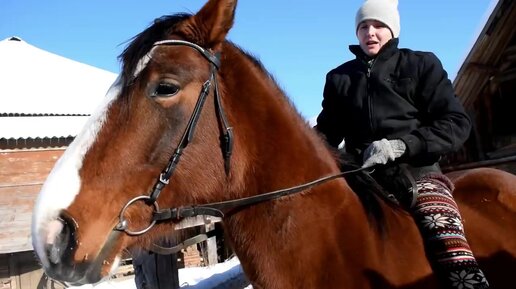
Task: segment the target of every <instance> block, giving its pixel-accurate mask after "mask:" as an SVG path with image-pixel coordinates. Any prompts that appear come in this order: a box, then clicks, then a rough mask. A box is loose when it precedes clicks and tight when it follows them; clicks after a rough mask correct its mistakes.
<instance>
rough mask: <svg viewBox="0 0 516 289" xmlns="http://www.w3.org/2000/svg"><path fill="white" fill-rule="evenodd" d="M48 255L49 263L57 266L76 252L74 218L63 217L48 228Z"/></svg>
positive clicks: (51, 223)
mask: <svg viewBox="0 0 516 289" xmlns="http://www.w3.org/2000/svg"><path fill="white" fill-rule="evenodd" d="M48 229H49V230H48V235H47V242H46V248H45V249H46V253H47V256H48V259H49V261H50V262H51V263H52V264H54V265H57V264H59V263H61V262H62V261H63V260H65V259H67V258H69V257H70V254H71V253H72V252H73V251H74V250H75V244H76V240H75V229H76V226H75V222H74V221H73V219H72V218H70V217H68V216H65V215H61V216H60V217H59V218H58V219H57V220H54V221H52V222H50V224H49V226H48Z"/></svg>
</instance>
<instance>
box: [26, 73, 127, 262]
mask: <svg viewBox="0 0 516 289" xmlns="http://www.w3.org/2000/svg"><path fill="white" fill-rule="evenodd" d="M120 86H121V80H120V77H118V78H117V80H115V82H114V83H113V85H112V86H111V88H110V89H109V90H108V92H107V94H106V97H105V98H104V100H103V102H102V103H101V105H100V106H99V107H98V109H97V111H96V112H95V113H93V115H92V116H91V117H90V118H89V120H88V121H87V123H86V125H85V126H84V128H83V129H82V131H81V132H80V133H79V134H78V135H77V137H76V138H75V139H74V141H73V142H72V143H71V144H70V146H68V148H67V149H66V151H65V152H64V154H63V155H62V156H61V158H60V159H59V160H58V161H57V163H56V165H55V166H54V168H53V169H52V171H51V172H50V175H49V176H48V177H47V179H46V181H45V183H44V184H43V187H42V188H41V192H40V193H39V195H38V198H37V200H36V204H35V206H34V210H33V214H32V245H33V247H34V250H35V251H36V253H37V255H38V256H39V258H40V260H41V262H42V263H43V266H48V265H49V263H48V260H47V258H46V254H45V244H49V243H52V242H53V241H51V242H49V240H54V239H55V237H56V236H57V234H59V233H60V231H61V230H60V229H59V226H56V225H55V222H56V218H57V216H58V215H59V213H60V211H61V210H63V209H66V208H68V207H69V206H70V204H71V203H72V202H73V200H74V199H75V197H76V196H77V194H78V193H79V189H80V187H81V179H80V177H79V170H80V169H81V167H82V162H83V159H84V156H85V154H86V152H87V151H88V150H89V148H90V147H91V145H92V144H93V143H94V141H95V139H96V136H97V134H98V132H99V131H100V129H101V128H102V125H103V123H104V121H105V119H106V114H107V110H108V108H109V106H110V104H111V103H112V102H113V100H115V99H116V97H117V96H118V95H119V94H120ZM61 228H62V226H61Z"/></svg>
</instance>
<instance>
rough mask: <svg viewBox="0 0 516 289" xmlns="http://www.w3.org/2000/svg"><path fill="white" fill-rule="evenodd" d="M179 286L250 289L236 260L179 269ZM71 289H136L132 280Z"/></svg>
mask: <svg viewBox="0 0 516 289" xmlns="http://www.w3.org/2000/svg"><path fill="white" fill-rule="evenodd" d="M179 284H180V287H181V288H184V289H212V288H217V289H252V286H251V285H248V282H247V280H246V279H245V277H244V273H243V272H242V267H240V262H239V261H238V259H237V258H232V259H230V260H228V261H226V262H224V263H219V264H216V265H213V266H209V267H192V268H183V269H179ZM69 288H73V289H118V288H120V289H122V288H123V289H136V285H135V283H134V278H128V279H123V280H117V279H114V280H109V281H105V282H102V283H100V284H97V285H95V286H92V285H83V286H79V287H69Z"/></svg>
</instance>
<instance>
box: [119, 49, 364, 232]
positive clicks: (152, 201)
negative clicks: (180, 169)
mask: <svg viewBox="0 0 516 289" xmlns="http://www.w3.org/2000/svg"><path fill="white" fill-rule="evenodd" d="M165 45H167V46H179V45H183V46H188V47H191V48H193V49H195V50H197V51H198V52H199V53H201V55H203V56H204V58H206V59H207V60H208V61H209V62H210V78H209V79H208V80H206V82H204V84H203V86H202V88H201V91H200V92H199V97H198V99H197V102H196V104H195V107H194V110H193V112H192V115H191V116H190V119H189V121H188V124H187V126H186V128H185V131H184V132H183V135H182V137H181V140H180V141H179V144H178V145H177V147H176V149H175V150H174V153H173V155H172V156H171V157H170V159H169V162H168V164H167V166H166V167H165V168H164V169H163V170H162V171H161V173H160V174H159V177H158V178H157V180H156V182H155V184H154V186H153V188H152V190H151V192H150V194H149V196H145V195H142V196H138V197H136V198H133V199H131V200H130V201H129V202H127V204H126V205H125V206H124V207H123V208H122V210H121V211H120V215H119V222H118V224H117V225H116V226H115V228H114V230H115V231H123V232H125V233H126V234H128V235H132V236H137V235H142V234H144V233H146V232H147V231H149V230H150V229H151V228H152V227H153V226H154V225H155V224H156V223H157V222H158V221H166V220H181V219H184V218H189V217H195V216H199V215H208V216H215V217H221V218H222V217H224V216H225V214H227V212H228V211H230V210H234V209H237V208H241V207H244V206H251V205H255V204H258V203H262V202H266V201H270V200H274V199H277V198H280V197H284V196H288V195H292V194H295V193H299V192H301V191H303V190H306V189H309V188H311V187H314V186H317V185H319V184H322V183H325V182H327V181H330V180H333V179H336V178H339V177H342V176H344V175H346V174H351V173H357V172H359V171H362V170H364V169H366V168H358V169H353V170H349V171H345V172H341V173H338V174H335V175H330V176H326V177H322V178H319V179H316V180H313V181H311V182H308V183H305V184H301V185H298V186H294V187H290V188H286V189H281V190H277V191H272V192H268V193H264V194H260V195H256V196H252V197H246V198H240V199H235V200H229V201H223V202H215V203H210V204H204V205H199V206H188V207H177V208H168V209H162V210H160V208H159V206H158V203H157V198H158V197H159V195H160V193H161V191H162V190H163V188H164V187H165V186H166V185H168V184H169V182H170V178H171V177H172V175H173V173H174V171H175V169H176V166H177V164H178V163H179V160H180V158H181V155H182V153H183V150H184V149H185V148H186V147H187V146H188V144H189V143H190V141H191V140H192V139H193V135H194V131H195V128H196V126H197V122H198V120H199V116H200V114H201V112H202V108H203V106H204V103H205V101H206V98H207V97H208V94H209V92H210V88H211V86H212V85H213V87H214V98H215V106H216V110H217V111H216V112H217V117H218V120H219V125H220V126H221V130H222V132H221V149H222V154H223V157H224V169H225V172H226V175H228V174H229V171H230V162H231V154H232V150H233V130H232V128H231V127H230V126H229V124H228V121H227V118H226V114H225V112H224V109H223V107H222V104H221V101H220V94H219V89H218V84H217V73H216V71H217V70H218V68H219V67H220V54H219V53H216V54H212V53H211V52H210V51H209V50H207V49H204V48H202V47H201V46H199V45H197V44H195V43H191V42H188V41H184V40H162V41H158V42H155V43H154V44H153V46H152V49H154V48H155V47H158V46H165ZM152 49H151V51H150V52H149V53H147V54H146V55H145V56H144V57H145V58H149V59H150V58H151V57H150V54H151V53H152ZM138 201H143V202H145V203H146V204H147V205H150V206H152V207H153V208H154V210H153V211H154V212H153V217H152V220H151V223H150V224H149V225H148V226H147V227H146V228H144V229H142V230H139V231H132V230H130V229H129V228H128V221H127V220H126V219H125V217H124V214H125V211H126V210H127V208H129V206H131V205H132V204H134V203H136V202H138ZM225 211H226V212H225Z"/></svg>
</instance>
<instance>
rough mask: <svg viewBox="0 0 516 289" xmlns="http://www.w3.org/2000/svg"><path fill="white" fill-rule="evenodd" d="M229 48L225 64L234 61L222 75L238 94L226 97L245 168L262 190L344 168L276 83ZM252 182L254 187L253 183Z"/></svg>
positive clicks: (250, 61)
mask: <svg viewBox="0 0 516 289" xmlns="http://www.w3.org/2000/svg"><path fill="white" fill-rule="evenodd" d="M224 49H225V50H224V52H225V54H224V61H225V62H224V65H226V63H229V65H227V66H225V67H224V65H223V67H222V69H221V74H222V77H223V78H224V86H225V90H226V91H229V92H231V94H232V97H230V98H228V99H226V101H228V102H230V103H228V107H231V108H232V109H231V115H230V117H231V118H232V124H235V126H236V128H235V129H236V130H238V131H237V132H236V133H235V136H236V138H237V140H236V143H235V145H236V146H237V147H238V148H237V149H236V150H235V153H237V152H241V153H240V160H242V162H243V163H244V165H242V166H241V168H240V171H241V172H243V174H245V175H250V176H252V178H253V179H257V180H259V182H258V184H259V185H260V188H259V190H260V191H262V192H263V190H273V189H278V188H280V187H285V186H289V185H290V186H291V185H296V184H300V183H304V182H307V181H310V180H313V179H316V178H319V177H322V176H326V175H330V174H335V173H338V172H339V169H338V166H337V163H336V161H335V158H334V154H333V153H332V152H331V151H330V150H329V149H328V148H327V147H326V145H325V144H324V142H323V141H322V140H321V139H320V138H319V137H318V136H317V134H316V133H315V131H314V130H313V129H312V128H311V127H309V125H308V123H307V122H306V121H305V120H304V119H303V118H302V117H301V115H300V114H299V113H298V112H297V111H296V109H295V108H294V106H293V105H292V104H291V103H290V101H289V100H288V98H287V97H286V96H285V95H284V93H283V91H282V90H281V89H280V88H279V87H278V85H277V84H276V82H275V81H274V80H273V79H272V78H271V77H270V76H269V75H268V74H267V73H266V72H265V71H263V70H262V69H261V68H259V67H258V66H257V65H256V64H255V63H253V62H252V60H251V59H250V58H248V57H247V56H246V55H244V54H243V53H242V52H241V51H239V50H238V49H237V48H235V47H234V46H232V45H230V44H226V45H225V47H224ZM246 185H247V189H249V188H250V185H251V184H250V183H246ZM251 187H252V186H251ZM257 189H258V188H257ZM257 193H258V192H257Z"/></svg>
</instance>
